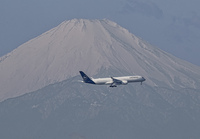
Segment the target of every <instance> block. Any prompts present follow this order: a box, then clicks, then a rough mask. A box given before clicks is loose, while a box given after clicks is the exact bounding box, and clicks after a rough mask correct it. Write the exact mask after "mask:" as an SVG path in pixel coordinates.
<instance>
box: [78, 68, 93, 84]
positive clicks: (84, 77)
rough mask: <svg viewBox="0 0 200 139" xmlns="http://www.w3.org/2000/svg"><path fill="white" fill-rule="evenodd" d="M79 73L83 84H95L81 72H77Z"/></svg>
mask: <svg viewBox="0 0 200 139" xmlns="http://www.w3.org/2000/svg"><path fill="white" fill-rule="evenodd" d="M79 72H80V74H81V76H82V78H83V81H84V82H85V83H90V84H95V82H94V81H93V80H92V79H90V78H89V77H88V76H87V75H86V74H85V73H84V72H83V71H79Z"/></svg>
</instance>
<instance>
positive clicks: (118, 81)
mask: <svg viewBox="0 0 200 139" xmlns="http://www.w3.org/2000/svg"><path fill="white" fill-rule="evenodd" d="M111 79H112V80H113V83H116V84H122V81H121V80H118V79H115V78H113V77H111Z"/></svg>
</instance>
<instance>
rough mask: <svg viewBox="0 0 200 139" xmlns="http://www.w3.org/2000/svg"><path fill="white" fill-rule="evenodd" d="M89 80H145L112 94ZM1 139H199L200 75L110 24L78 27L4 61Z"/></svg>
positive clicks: (71, 24)
mask: <svg viewBox="0 0 200 139" xmlns="http://www.w3.org/2000/svg"><path fill="white" fill-rule="evenodd" d="M79 70H83V71H85V72H86V73H87V74H88V75H89V76H93V77H108V76H120V75H133V74H138V75H141V76H144V77H145V78H146V79H147V80H146V81H145V82H144V83H143V85H140V84H138V83H135V84H134V83H133V84H128V85H126V86H118V87H116V88H109V87H107V86H95V85H89V84H84V83H82V82H79V80H81V77H80V75H79V72H78V71H79ZM0 77H1V78H0V85H1V91H0V93H1V94H0V98H1V99H0V100H1V102H0V123H1V124H0V138H5V139H6V138H37V139H55V138H59V139H66V138H67V139H68V138H69V139H102V138H104V139H121V138H126V139H133V138H137V139H146V138H149V139H160V138H162V139H188V138H191V139H199V138H200V133H199V129H200V120H199V117H200V107H199V106H200V93H199V92H200V87H199V83H200V67H198V66H195V65H192V64H190V63H188V62H186V61H183V60H181V59H178V58H176V57H174V56H172V55H170V54H168V53H166V52H164V51H162V50H160V49H158V48H156V47H154V46H151V45H150V44H148V43H147V42H145V41H144V40H142V39H140V38H138V37H136V36H135V35H133V34H131V33H130V32H128V30H126V29H124V28H122V27H120V26H119V25H117V24H116V23H114V22H112V21H109V20H106V19H105V20H86V19H73V20H70V21H65V22H63V23H61V24H60V25H59V26H58V27H55V28H53V29H52V30H50V31H47V32H46V33H44V34H42V35H40V36H39V37H37V38H34V39H32V40H30V41H28V42H27V43H25V44H23V45H21V46H19V47H18V48H17V49H15V50H14V51H12V52H11V53H9V54H7V55H5V56H3V57H1V59H0Z"/></svg>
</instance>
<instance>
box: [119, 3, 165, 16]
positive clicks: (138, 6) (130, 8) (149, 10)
mask: <svg viewBox="0 0 200 139" xmlns="http://www.w3.org/2000/svg"><path fill="white" fill-rule="evenodd" d="M121 12H122V13H127V12H129V13H138V14H142V15H144V16H152V17H155V18H156V19H161V18H162V17H163V11H162V10H161V9H160V8H159V7H158V6H157V5H156V4H155V3H153V2H149V1H146V2H143V1H141V0H140V1H139V0H128V1H127V2H126V4H125V5H124V7H123V9H122V11H121Z"/></svg>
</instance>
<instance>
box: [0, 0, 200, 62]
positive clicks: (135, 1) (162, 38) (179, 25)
mask: <svg viewBox="0 0 200 139" xmlns="http://www.w3.org/2000/svg"><path fill="white" fill-rule="evenodd" d="M199 5H200V1H199V0H190V1H189V0H182V1H180V0H168V1H164V0H163V1H161V0H57V1H55V0H1V1H0V56H3V55H4V54H6V53H8V52H10V51H12V50H13V49H15V48H17V47H18V46H20V45H21V44H23V43H24V42H26V41H28V40H30V39H32V38H34V37H36V36H38V35H40V34H42V33H44V32H45V31H47V30H49V29H51V28H53V27H55V26H57V25H58V24H60V23H61V22H62V21H64V20H70V19H73V18H86V19H103V18H107V19H110V20H112V21H114V22H116V23H118V24H119V25H121V26H122V27H124V28H126V29H128V30H129V31H130V32H131V33H133V34H135V35H137V36H138V37H140V38H142V39H144V40H146V41H147V42H149V43H151V44H152V45H154V46H156V47H159V48H161V49H162V50H164V51H167V52H169V53H171V54H173V55H175V56H177V57H179V58H181V59H184V60H187V61H189V62H191V63H194V64H196V65H200V60H199V59H200V55H199V52H200V47H199V45H200V8H199Z"/></svg>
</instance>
